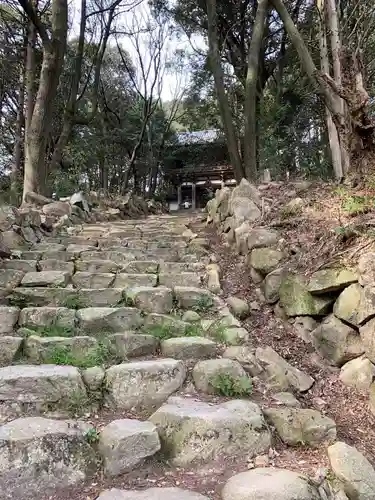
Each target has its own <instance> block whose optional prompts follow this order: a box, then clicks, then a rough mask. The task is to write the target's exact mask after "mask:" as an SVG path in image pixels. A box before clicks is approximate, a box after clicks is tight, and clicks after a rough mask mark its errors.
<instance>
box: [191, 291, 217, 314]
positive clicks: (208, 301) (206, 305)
mask: <svg viewBox="0 0 375 500" xmlns="http://www.w3.org/2000/svg"><path fill="white" fill-rule="evenodd" d="M213 305H214V301H213V299H212V297H210V296H209V295H200V296H199V297H198V298H197V300H196V301H195V304H194V306H193V307H192V310H193V311H195V312H198V313H199V312H200V313H203V312H208V311H209V310H210V309H212V308H213Z"/></svg>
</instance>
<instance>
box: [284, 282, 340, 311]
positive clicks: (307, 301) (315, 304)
mask: <svg viewBox="0 0 375 500" xmlns="http://www.w3.org/2000/svg"><path fill="white" fill-rule="evenodd" d="M279 293H280V305H281V307H282V308H283V309H284V311H285V313H286V314H287V315H288V316H324V314H326V313H327V312H328V310H329V308H330V306H331V304H332V301H333V300H332V298H331V297H329V296H328V297H324V296H322V297H321V296H316V295H312V294H311V293H310V292H309V291H308V289H307V280H306V278H305V277H304V276H302V275H299V274H292V273H290V274H288V275H287V276H286V277H285V279H283V280H282V282H281V286H280V290H279Z"/></svg>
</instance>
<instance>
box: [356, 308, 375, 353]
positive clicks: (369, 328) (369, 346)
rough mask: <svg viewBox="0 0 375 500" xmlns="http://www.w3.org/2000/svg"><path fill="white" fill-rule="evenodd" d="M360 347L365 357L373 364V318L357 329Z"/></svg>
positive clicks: (374, 332) (374, 343) (374, 324)
mask: <svg viewBox="0 0 375 500" xmlns="http://www.w3.org/2000/svg"><path fill="white" fill-rule="evenodd" d="M359 334H360V336H361V340H362V345H363V349H364V352H365V353H366V356H367V357H368V358H369V359H370V360H371V361H372V362H373V363H375V318H373V319H370V321H368V322H367V323H366V324H365V325H364V326H362V327H361V328H360V329H359Z"/></svg>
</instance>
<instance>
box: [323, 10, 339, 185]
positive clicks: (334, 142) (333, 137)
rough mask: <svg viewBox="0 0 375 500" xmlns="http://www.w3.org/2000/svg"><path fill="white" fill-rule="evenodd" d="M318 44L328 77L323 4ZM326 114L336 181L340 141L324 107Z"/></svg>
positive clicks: (329, 113)
mask: <svg viewBox="0 0 375 500" xmlns="http://www.w3.org/2000/svg"><path fill="white" fill-rule="evenodd" d="M319 16H320V19H319V42H320V65H321V70H322V71H323V73H326V74H327V75H329V73H330V70H329V59H328V47H327V32H326V25H325V9H324V3H322V4H321V8H320V9H319ZM325 114H326V125H327V134H328V141H329V147H330V151H331V159H332V167H333V171H334V174H335V178H336V179H337V180H341V179H342V177H343V169H342V161H341V149H340V141H339V136H338V133H337V128H336V125H335V123H334V121H333V119H332V114H331V112H330V110H329V109H328V108H327V106H326V107H325Z"/></svg>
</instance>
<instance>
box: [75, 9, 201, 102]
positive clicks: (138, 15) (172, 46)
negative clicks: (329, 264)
mask: <svg viewBox="0 0 375 500" xmlns="http://www.w3.org/2000/svg"><path fill="white" fill-rule="evenodd" d="M131 1H132V0H124V3H123V5H126V4H128V5H130V4H131ZM80 6H81V0H71V3H70V15H71V16H72V18H73V27H72V30H71V33H70V37H76V36H78V33H79V17H80ZM148 14H149V8H148V4H147V1H146V0H144V1H143V2H142V3H141V4H140V5H138V6H136V7H134V8H133V9H132V10H130V11H129V12H126V13H124V14H121V15H120V16H118V18H116V28H117V29H119V30H122V29H124V28H125V29H126V31H128V29H130V28H131V26H132V25H133V26H134V24H136V23H138V24H144V22H145V19H147V16H148ZM119 40H121V45H122V47H123V48H124V49H126V50H127V51H128V53H129V54H130V56H131V58H132V60H133V63H134V64H135V67H136V68H137V66H138V65H137V60H139V59H138V57H137V52H136V50H135V48H134V38H133V40H132V38H131V37H128V36H122V37H121V39H120V37H119ZM148 40H149V38H148V35H147V34H145V35H142V36H141V40H140V43H141V46H142V49H141V50H142V52H143V55H144V59H145V60H146V64H147V63H148V61H149V51H148V50H147V41H148ZM109 43H110V45H114V44H115V43H116V42H115V40H114V38H113V37H112V41H110V42H109ZM192 44H193V46H194V47H195V48H196V49H198V50H199V51H202V52H204V51H205V50H206V46H205V42H204V40H203V38H202V37H194V38H193V39H192V40H191V42H189V40H188V38H187V37H186V35H184V34H183V33H181V34H180V36H179V37H177V36H173V38H170V39H169V40H167V41H166V43H165V45H164V54H163V57H164V60H168V59H169V60H170V59H171V56H172V54H173V52H174V51H175V50H184V51H185V52H189V53H192V52H193V48H192ZM150 77H151V75H150ZM150 79H151V78H150ZM188 79H189V72H188V70H185V71H183V72H175V71H173V70H169V71H166V72H165V73H164V77H163V81H162V87H161V97H162V100H163V101H168V100H171V99H172V98H173V96H174V95H175V94H176V91H177V92H178V90H179V88H181V86H184V85H186V83H187V81H188Z"/></svg>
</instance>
